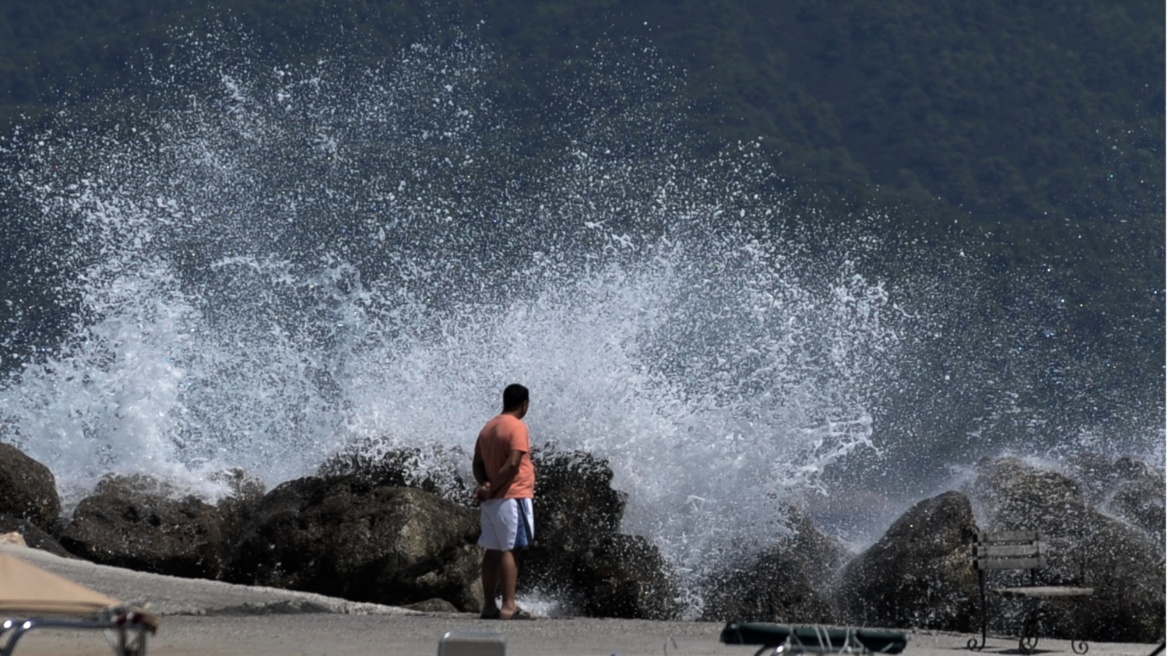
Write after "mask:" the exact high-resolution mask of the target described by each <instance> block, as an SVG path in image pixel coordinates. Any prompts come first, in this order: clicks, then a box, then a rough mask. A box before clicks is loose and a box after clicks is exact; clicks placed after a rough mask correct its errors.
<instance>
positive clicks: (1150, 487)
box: [1102, 457, 1165, 545]
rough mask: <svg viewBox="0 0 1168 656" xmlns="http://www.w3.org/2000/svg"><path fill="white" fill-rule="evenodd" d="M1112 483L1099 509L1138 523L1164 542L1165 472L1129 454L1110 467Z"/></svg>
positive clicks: (1161, 542)
mask: <svg viewBox="0 0 1168 656" xmlns="http://www.w3.org/2000/svg"><path fill="white" fill-rule="evenodd" d="M1112 472H1113V477H1114V481H1115V482H1114V485H1113V487H1112V489H1111V490H1110V495H1109V497H1108V498H1107V500H1106V503H1105V505H1104V506H1103V507H1102V510H1104V511H1106V512H1108V513H1110V514H1112V515H1114V516H1115V517H1117V518H1119V519H1122V520H1124V521H1126V522H1128V523H1130V524H1132V525H1134V526H1137V527H1139V528H1141V529H1143V530H1144V531H1146V532H1147V533H1148V535H1149V536H1150V537H1152V538H1153V539H1154V540H1156V541H1158V542H1159V543H1160V544H1161V545H1163V544H1164V511H1165V508H1164V499H1165V490H1164V473H1163V472H1161V471H1158V470H1156V469H1155V468H1154V467H1152V466H1150V465H1148V464H1147V463H1145V462H1143V461H1141V460H1139V459H1136V458H1131V457H1124V458H1120V459H1119V460H1117V461H1116V462H1115V464H1114V465H1113V467H1112Z"/></svg>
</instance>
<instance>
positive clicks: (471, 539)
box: [230, 476, 482, 611]
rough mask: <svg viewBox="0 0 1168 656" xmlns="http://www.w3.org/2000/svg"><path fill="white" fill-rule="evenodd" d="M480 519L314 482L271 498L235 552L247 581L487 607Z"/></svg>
mask: <svg viewBox="0 0 1168 656" xmlns="http://www.w3.org/2000/svg"><path fill="white" fill-rule="evenodd" d="M478 533H479V528H478V521H477V515H476V513H475V512H473V511H472V510H470V509H469V508H466V507H462V506H459V505H457V504H454V503H452V502H450V501H446V500H444V499H442V498H440V497H438V496H437V495H434V494H431V493H429V492H426V491H424V490H420V489H414V488H404V487H393V486H386V485H371V484H370V483H369V482H368V481H366V480H363V479H361V478H359V477H353V476H341V477H329V478H319V477H307V478H301V479H297V480H294V481H288V482H286V483H283V484H282V485H280V486H278V487H276V488H275V489H274V490H272V491H271V492H269V493H268V494H267V495H266V496H265V497H264V498H263V500H262V501H261V502H260V504H259V506H258V507H257V508H256V509H255V510H254V512H253V513H252V517H251V520H250V521H249V522H248V523H247V525H246V526H245V527H244V528H243V531H242V534H241V536H240V538H239V541H238V542H237V544H236V546H235V548H234V550H233V558H232V568H231V575H230V576H231V579H232V580H234V581H236V582H239V583H247V584H252V585H268V586H274V587H279V588H288V589H294V590H305V591H310V592H318V593H321V594H327V595H332V596H337V597H344V598H346V599H351V600H354V601H368V602H375V603H381V604H392V605H407V604H412V603H417V602H422V601H426V600H429V599H434V598H440V599H445V600H446V601H449V602H450V603H451V604H453V605H454V606H455V607H456V608H458V609H460V610H462V611H477V610H479V608H480V606H481V603H482V587H481V585H479V584H478V581H479V563H480V560H481V556H480V553H479V549H478V547H477V546H476V545H475V542H476V541H477V538H478Z"/></svg>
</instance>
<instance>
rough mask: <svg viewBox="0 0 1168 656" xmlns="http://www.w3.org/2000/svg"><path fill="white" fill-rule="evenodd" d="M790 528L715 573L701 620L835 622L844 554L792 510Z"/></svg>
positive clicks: (838, 546) (806, 518)
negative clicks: (834, 596) (835, 592)
mask: <svg viewBox="0 0 1168 656" xmlns="http://www.w3.org/2000/svg"><path fill="white" fill-rule="evenodd" d="M792 519H793V520H794V521H795V522H797V523H796V524H795V527H794V530H793V532H792V533H791V534H790V535H789V536H786V537H784V538H783V539H781V540H779V541H778V542H777V543H776V544H775V545H774V546H773V547H771V548H770V549H768V550H767V551H765V552H764V553H763V554H761V555H760V556H758V557H757V558H755V559H754V560H753V561H752V562H750V563H749V564H748V565H746V566H744V567H741V568H737V569H734V570H732V571H729V572H725V573H722V574H719V575H717V576H715V577H714V582H713V583H712V584H711V586H710V591H709V593H707V595H706V603H705V606H704V608H703V609H702V619H703V620H705V621H717V622H728V621H746V622H779V623H804V624H831V623H835V622H836V621H837V620H836V616H835V611H834V609H833V604H832V601H831V584H832V582H833V581H834V579H835V577H836V573H837V572H838V571H839V568H840V566H841V565H842V564H843V562H844V559H845V558H846V556H847V551H846V550H845V549H844V548H843V546H842V545H840V544H839V542H837V541H836V540H835V539H833V538H831V537H828V536H827V535H825V534H824V533H823V532H822V531H820V530H819V529H818V528H817V527H816V526H815V525H814V524H813V523H812V522H811V519H810V518H809V517H806V516H804V515H801V514H798V513H795V512H794V511H792Z"/></svg>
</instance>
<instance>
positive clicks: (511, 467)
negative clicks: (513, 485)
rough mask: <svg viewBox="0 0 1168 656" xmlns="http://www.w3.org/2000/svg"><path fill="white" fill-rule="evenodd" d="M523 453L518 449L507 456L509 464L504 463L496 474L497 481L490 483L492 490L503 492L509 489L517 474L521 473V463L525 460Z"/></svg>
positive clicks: (512, 450)
mask: <svg viewBox="0 0 1168 656" xmlns="http://www.w3.org/2000/svg"><path fill="white" fill-rule="evenodd" d="M523 453H524V452H523V451H520V450H518V449H511V452H510V453H508V454H507V462H505V463H503V466H502V467H500V468H499V471H498V472H496V473H495V479H494V480H492V481H488V483H489V484H490V486H491V490H501V489H503V488H505V487H507V484H509V483H510V482H511V479H513V478H515V474H517V473H519V461H520V460H522V459H523Z"/></svg>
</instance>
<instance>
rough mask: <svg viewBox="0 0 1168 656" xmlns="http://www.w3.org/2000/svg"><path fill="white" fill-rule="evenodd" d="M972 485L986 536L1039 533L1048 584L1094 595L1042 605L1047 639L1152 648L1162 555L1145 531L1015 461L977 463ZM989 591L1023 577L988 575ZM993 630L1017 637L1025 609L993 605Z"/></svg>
mask: <svg viewBox="0 0 1168 656" xmlns="http://www.w3.org/2000/svg"><path fill="white" fill-rule="evenodd" d="M979 470H980V474H979V477H978V479H977V480H976V481H975V483H974V490H975V494H976V495H977V496H978V500H979V501H980V502H981V503H982V504H983V506H984V507H985V508H986V509H987V516H988V523H987V526H986V528H987V529H988V530H1038V531H1041V532H1042V533H1043V538H1044V540H1045V541H1046V543H1047V544H1048V546H1049V554H1048V556H1047V566H1046V567H1045V568H1044V569H1042V570H1040V571H1039V572H1038V574H1037V575H1038V577H1039V582H1040V583H1042V584H1045V585H1074V586H1086V587H1092V588H1094V589H1095V594H1094V595H1093V596H1091V597H1087V598H1083V599H1081V600H1080V601H1079V602H1078V605H1077V606H1076V603H1070V602H1066V601H1060V600H1054V601H1043V602H1041V603H1040V607H1041V609H1042V613H1043V617H1044V621H1043V626H1042V629H1043V631H1044V633H1045V634H1046V635H1050V636H1052V637H1059V638H1071V637H1076V636H1077V637H1080V638H1085V639H1088V640H1095V641H1116V642H1155V641H1158V640H1159V639H1160V638H1161V637H1162V636H1163V629H1164V621H1165V613H1164V603H1165V596H1164V587H1165V578H1164V553H1163V550H1162V549H1161V548H1160V546H1159V544H1158V543H1157V542H1156V541H1154V540H1152V539H1150V538H1149V537H1148V534H1147V532H1145V531H1143V530H1141V529H1139V528H1136V527H1135V526H1132V525H1130V524H1127V523H1125V522H1122V521H1119V520H1117V519H1115V518H1112V517H1109V516H1107V515H1105V514H1103V513H1102V512H1100V511H1099V510H1097V509H1095V508H1092V507H1090V506H1088V505H1087V504H1086V503H1084V502H1083V499H1082V497H1081V496H1080V495H1079V494H1078V486H1077V484H1076V483H1075V481H1073V480H1071V479H1070V478H1069V477H1067V476H1065V475H1064V474H1061V473H1059V472H1054V471H1050V470H1045V469H1042V468H1040V467H1038V466H1035V465H1030V464H1028V463H1025V462H1022V461H1020V460H1017V459H1012V458H1002V459H996V460H991V461H986V462H983V463H981V465H979ZM990 576H991V581H992V582H993V584H994V585H1010V584H1016V583H1021V582H1024V581H1025V577H1026V576H1027V574H1026V573H1024V572H1018V573H1012V572H1011V573H1005V572H1003V573H991V575H990ZM997 603H999V604H1001V606H1000V608H1001V609H1002V612H1000V613H995V614H991V616H990V617H991V627H992V628H995V629H997V630H1002V631H1013V632H1015V633H1016V632H1017V630H1018V626H1019V625H1020V623H1021V621H1022V616H1023V614H1024V613H1025V612H1026V608H1025V606H1024V605H1023V604H1019V603H1014V604H1010V603H1009V602H1001V601H999V602H997Z"/></svg>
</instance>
